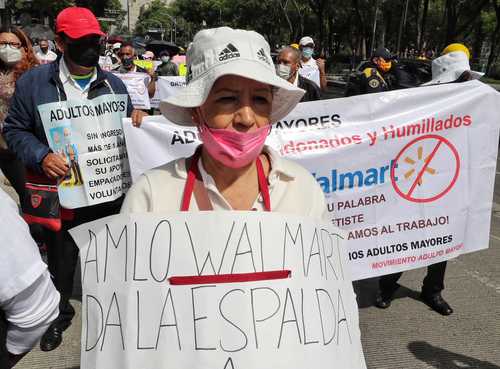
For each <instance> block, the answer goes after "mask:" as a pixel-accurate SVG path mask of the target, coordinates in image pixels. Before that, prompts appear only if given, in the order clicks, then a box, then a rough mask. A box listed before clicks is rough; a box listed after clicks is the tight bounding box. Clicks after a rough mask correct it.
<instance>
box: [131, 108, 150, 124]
mask: <svg viewBox="0 0 500 369" xmlns="http://www.w3.org/2000/svg"><path fill="white" fill-rule="evenodd" d="M148 115H149V114H148V113H146V112H145V111H142V110H138V109H134V110H133V111H132V115H131V116H130V118H131V119H132V125H133V126H134V127H137V128H139V127H140V126H141V124H142V119H143V118H144V117H146V116H148Z"/></svg>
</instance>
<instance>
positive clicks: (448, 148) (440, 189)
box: [391, 135, 460, 203]
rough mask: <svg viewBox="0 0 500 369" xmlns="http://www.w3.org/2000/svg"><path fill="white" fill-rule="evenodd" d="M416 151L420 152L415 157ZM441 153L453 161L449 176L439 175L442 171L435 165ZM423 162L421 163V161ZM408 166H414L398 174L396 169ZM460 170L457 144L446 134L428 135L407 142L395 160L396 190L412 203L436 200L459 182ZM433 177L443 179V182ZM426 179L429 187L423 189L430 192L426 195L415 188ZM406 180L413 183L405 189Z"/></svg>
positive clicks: (448, 170) (450, 161) (448, 167)
mask: <svg viewBox="0 0 500 369" xmlns="http://www.w3.org/2000/svg"><path fill="white" fill-rule="evenodd" d="M424 147H426V148H428V149H430V150H427V152H428V155H427V156H425V157H424ZM415 152H417V157H416V158H414V157H413V153H415ZM437 154H440V155H442V156H443V157H445V158H446V160H447V163H448V164H449V165H448V166H447V168H446V169H447V172H449V176H448V175H445V176H444V177H445V178H444V179H443V176H436V174H438V172H439V170H436V169H435V168H433V167H432V166H433V163H434V162H435V161H436V160H435V159H436V155H437ZM433 160H434V161H433ZM419 161H420V162H421V163H419ZM404 165H407V167H408V165H409V166H412V167H408V168H407V169H408V170H407V171H406V172H405V173H402V177H401V176H399V175H398V176H396V168H400V167H403V166H404ZM459 173H460V157H459V155H458V151H457V149H456V148H455V146H453V144H452V143H451V142H450V141H448V140H447V139H445V138H444V137H442V136H438V135H425V136H421V137H418V138H416V139H414V140H412V141H410V142H409V143H408V144H406V145H405V147H403V149H402V150H401V151H400V152H399V154H398V155H397V156H396V158H395V159H394V160H393V162H392V166H391V182H392V187H394V190H395V191H396V192H397V193H398V195H399V196H401V197H402V198H404V199H406V200H408V201H411V202H417V203H426V202H432V201H436V200H438V199H440V198H441V197H443V196H444V195H446V194H447V193H448V192H449V191H450V190H451V189H452V188H453V186H454V185H455V183H456V181H457V179H458V175H459ZM433 178H439V184H438V183H437V181H436V180H435V179H433ZM405 180H406V181H405ZM424 180H425V182H426V184H427V188H428V190H427V191H419V192H426V193H424V194H423V195H422V194H421V195H420V196H419V195H416V194H415V190H416V189H417V188H418V186H421V185H422V184H423V182H424ZM404 183H405V184H407V185H409V186H407V187H406V188H404V186H403V184H404ZM433 184H436V186H434V187H435V188H432V187H433ZM430 188H432V189H430Z"/></svg>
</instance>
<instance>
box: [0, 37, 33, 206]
mask: <svg viewBox="0 0 500 369" xmlns="http://www.w3.org/2000/svg"><path fill="white" fill-rule="evenodd" d="M37 64H38V61H37V59H36V57H35V54H34V53H33V48H32V46H31V42H30V40H29V39H28V37H27V36H26V34H25V33H24V32H23V31H22V30H21V29H20V28H16V27H7V28H2V29H0V169H1V170H2V172H3V174H4V175H5V176H6V177H7V179H8V180H9V182H10V184H11V185H12V186H13V187H14V189H15V190H16V193H17V194H18V196H19V199H20V200H21V201H22V197H23V196H24V182H25V175H24V165H23V163H22V162H21V161H20V160H19V159H17V157H16V155H15V154H14V153H13V152H12V151H10V150H9V149H8V148H7V143H6V142H5V141H4V139H3V137H2V128H3V122H4V120H5V117H6V115H7V111H8V110H9V105H10V100H11V98H12V95H13V94H14V89H15V85H16V81H17V79H18V78H19V77H20V76H21V75H22V74H23V73H24V72H26V71H27V70H28V69H31V68H33V67H35V66H36V65H37Z"/></svg>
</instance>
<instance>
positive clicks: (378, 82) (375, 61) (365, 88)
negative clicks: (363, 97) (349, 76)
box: [360, 47, 398, 94]
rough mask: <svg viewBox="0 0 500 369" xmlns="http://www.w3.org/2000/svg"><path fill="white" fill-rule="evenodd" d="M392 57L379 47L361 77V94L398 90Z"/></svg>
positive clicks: (386, 50) (387, 51)
mask: <svg viewBox="0 0 500 369" xmlns="http://www.w3.org/2000/svg"><path fill="white" fill-rule="evenodd" d="M393 60H394V57H393V55H392V54H391V52H390V51H389V50H388V49H386V48H385V47H379V48H378V49H377V50H375V52H374V53H373V55H372V58H371V61H370V63H369V64H368V65H367V67H366V68H365V69H364V70H363V73H362V76H361V91H360V93H362V94H370V93H373V92H383V91H389V90H394V89H396V88H398V83H397V80H398V79H397V76H396V72H395V63H394V62H393Z"/></svg>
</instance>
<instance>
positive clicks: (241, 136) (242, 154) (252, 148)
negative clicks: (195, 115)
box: [200, 124, 271, 168]
mask: <svg viewBox="0 0 500 369" xmlns="http://www.w3.org/2000/svg"><path fill="white" fill-rule="evenodd" d="M270 130H271V126H270V125H267V126H265V127H262V128H259V129H257V130H256V131H254V132H251V133H244V132H238V131H231V130H228V129H216V128H209V127H207V126H206V125H205V124H202V125H200V139H201V141H202V142H203V147H205V148H206V149H207V151H208V153H209V154H210V155H211V156H212V157H213V158H214V159H215V160H217V161H218V162H220V163H222V164H224V165H225V166H227V167H229V168H242V167H244V166H245V165H248V164H250V163H251V162H252V161H253V160H255V159H256V158H257V156H259V154H260V153H261V151H262V147H263V146H264V142H265V141H266V138H267V136H268V135H269V131H270Z"/></svg>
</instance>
